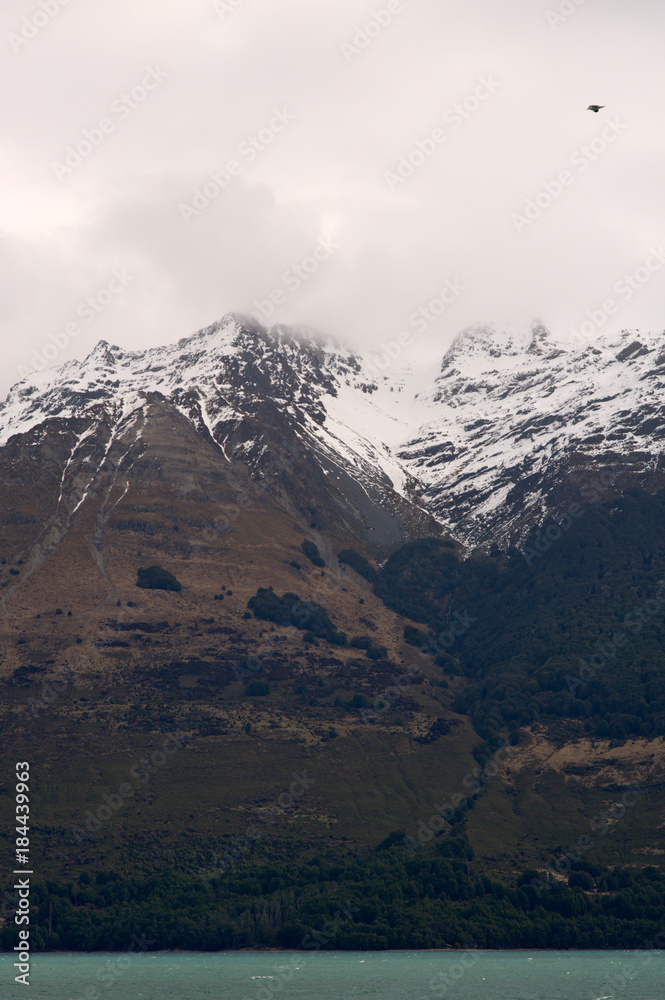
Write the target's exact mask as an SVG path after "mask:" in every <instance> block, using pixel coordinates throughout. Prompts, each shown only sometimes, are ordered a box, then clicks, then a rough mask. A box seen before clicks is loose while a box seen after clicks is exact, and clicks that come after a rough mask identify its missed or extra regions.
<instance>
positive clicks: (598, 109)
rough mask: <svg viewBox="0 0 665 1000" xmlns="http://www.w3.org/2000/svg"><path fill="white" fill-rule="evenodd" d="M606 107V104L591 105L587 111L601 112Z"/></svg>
mask: <svg viewBox="0 0 665 1000" xmlns="http://www.w3.org/2000/svg"><path fill="white" fill-rule="evenodd" d="M604 107H605V105H604V104H590V105H589V107H588V108H587V111H600V109H601V108H604Z"/></svg>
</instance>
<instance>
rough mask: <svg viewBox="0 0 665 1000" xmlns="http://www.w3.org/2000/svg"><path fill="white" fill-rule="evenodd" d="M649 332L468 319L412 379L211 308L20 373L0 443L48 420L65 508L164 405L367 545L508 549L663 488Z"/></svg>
mask: <svg viewBox="0 0 665 1000" xmlns="http://www.w3.org/2000/svg"><path fill="white" fill-rule="evenodd" d="M664 340H665V335H664V334H637V333H634V332H631V331H624V332H623V333H622V334H621V336H620V337H619V338H618V339H617V340H616V341H614V342H607V343H606V342H604V341H603V342H602V343H599V344H589V345H584V346H583V347H581V348H579V347H578V348H573V347H571V346H570V345H568V346H563V345H561V344H558V343H557V342H556V341H555V340H554V339H553V338H552V337H551V336H550V334H549V333H548V331H547V330H546V329H545V328H544V327H543V326H542V325H541V324H534V327H533V329H532V331H531V333H530V336H528V337H525V338H516V337H512V336H507V335H499V334H497V332H496V331H495V330H493V329H492V328H489V327H477V328H473V329H468V330H465V331H464V332H463V333H461V334H460V335H459V336H458V337H457V339H456V340H455V341H454V342H453V344H452V345H451V347H450V348H449V350H448V351H447V352H446V353H445V355H444V357H443V359H442V362H441V366H440V370H439V371H438V373H434V372H431V373H415V372H414V371H413V370H409V369H408V368H407V369H405V370H404V366H402V369H403V370H400V369H398V368H396V367H392V368H389V369H388V370H386V371H380V370H379V369H378V368H377V366H376V365H375V364H372V363H371V362H369V361H367V360H364V359H362V358H361V357H359V356H358V355H357V354H354V353H353V352H351V351H349V350H348V349H345V348H344V347H343V346H341V345H340V344H338V343H334V342H331V341H328V342H326V341H322V340H320V339H317V338H316V337H315V336H314V335H312V334H311V333H308V332H307V331H302V330H294V329H287V328H284V327H274V328H272V329H270V330H266V329H264V328H263V327H261V326H260V325H258V324H257V323H256V322H254V321H253V320H249V319H246V318H243V317H239V316H228V317H226V318H225V319H223V320H222V321H221V322H220V323H217V324H214V325H213V326H211V327H209V328H208V329H206V330H203V331H201V332H199V333H197V334H195V335H194V336H193V337H189V338H186V339H184V340H181V341H180V342H179V343H178V344H176V345H172V346H168V347H160V348H153V349H150V350H146V351H134V352H129V351H124V350H122V349H120V348H118V347H113V346H110V345H108V344H107V343H105V342H102V343H100V344H98V345H97V347H96V348H95V349H94V350H93V352H92V353H91V354H90V355H89V356H88V357H87V358H86V359H85V361H83V362H81V363H78V362H69V363H68V364H66V365H64V366H63V367H62V368H61V369H57V370H56V371H55V372H43V373H41V374H39V375H36V376H34V377H33V379H32V380H24V381H23V382H21V383H19V384H18V385H16V386H15V387H14V388H13V389H12V391H11V392H10V394H9V396H8V398H7V399H6V400H5V402H4V403H3V404H2V405H0V444H6V443H7V442H8V441H9V440H10V439H11V438H12V437H13V436H15V435H18V436H21V435H26V434H33V438H23V440H26V441H27V440H31V441H32V443H34V444H37V443H39V444H40V446H43V444H44V442H45V428H46V427H51V426H55V425H53V424H52V423H49V422H50V421H53V420H57V421H58V425H57V426H58V428H59V430H58V437H59V441H60V444H59V447H60V448H61V449H63V450H62V455H61V456H60V458H64V456H65V455H67V459H66V462H65V465H64V467H63V470H62V476H61V482H60V490H59V497H58V498H57V504H56V503H55V501H56V498H55V497H54V505H55V506H54V508H53V509H54V510H56V508H57V513H59V514H60V515H62V516H70V515H71V514H73V513H74V512H75V511H76V510H77V509H78V505H80V504H81V503H83V502H84V500H85V497H86V496H87V493H88V491H91V490H92V491H94V490H95V489H96V488H97V485H96V484H98V482H99V479H100V477H103V476H104V475H105V474H106V473H107V472H108V465H109V463H111V464H114V465H116V466H117V467H118V469H120V470H121V469H122V468H123V463H125V464H127V463H128V462H130V461H131V462H132V463H134V462H136V461H137V460H139V458H140V456H141V455H143V454H144V453H145V451H146V445H145V442H144V443H141V442H142V439H143V436H144V434H145V427H144V425H145V423H146V421H148V423H149V422H150V421H151V420H152V419H153V418H154V419H156V414H157V413H158V412H159V413H161V414H166V413H167V412H168V413H169V414H171V417H172V419H174V420H176V421H178V420H180V419H185V420H187V421H188V422H189V424H190V425H191V426H192V427H193V428H194V429H195V430H196V432H197V433H198V434H199V435H201V436H202V437H204V438H206V439H207V440H208V441H211V442H214V444H215V446H216V448H217V451H218V454H219V456H220V461H221V460H223V463H222V465H220V469H221V468H224V469H225V470H228V471H230V470H231V469H232V468H237V469H240V468H242V469H243V470H244V472H243V474H247V473H249V475H250V477H251V479H252V482H253V487H254V488H256V489H259V490H261V489H262V490H263V491H264V492H265V491H266V490H268V491H269V493H270V495H271V499H272V500H273V501H277V499H278V498H279V502H281V503H282V504H283V505H284V506H285V508H289V507H295V508H296V509H297V510H298V511H300V513H301V514H308V515H309V521H310V522H311V523H312V525H313V526H315V525H320V526H321V528H323V529H325V530H331V529H333V527H334V528H335V529H338V530H342V531H350V532H352V533H354V534H356V535H358V536H359V537H361V538H362V539H363V541H364V542H365V543H370V544H371V545H372V546H373V547H374V548H375V550H376V551H377V552H386V551H387V550H389V549H390V548H391V547H394V546H395V545H396V544H398V543H399V542H400V541H403V540H406V539H408V538H410V537H417V536H419V535H423V534H425V533H428V532H429V533H437V532H438V531H440V530H442V529H443V530H445V531H446V532H448V533H450V534H452V536H453V537H454V538H456V539H457V540H458V541H459V542H460V543H461V544H463V545H464V546H467V547H473V546H477V545H481V546H483V547H485V548H487V547H488V546H489V545H490V544H491V543H492V542H495V543H500V544H506V545H510V544H519V543H520V542H521V541H522V540H523V538H524V537H525V535H526V534H527V533H528V532H529V530H530V529H531V528H533V527H534V526H535V525H537V524H538V523H539V522H540V521H541V520H542V519H543V518H545V517H546V516H548V515H553V516H555V517H558V518H561V517H563V516H565V514H566V512H567V510H568V509H569V507H570V505H571V504H572V503H575V502H577V503H585V502H588V501H591V502H594V501H595V500H597V499H599V497H600V496H603V497H606V498H609V497H611V496H616V495H618V494H619V493H620V492H621V491H622V490H624V489H626V488H629V487H631V486H644V488H645V489H647V490H649V491H654V490H656V489H659V488H660V487H662V486H663V485H664V484H665V479H664V478H663V462H662V458H661V442H662V439H663V434H664V422H665V418H664V408H663V402H662V396H663V390H664V388H665V385H664V380H665V342H664ZM65 427H66V428H67V435H66V439H64V438H63V431H64V428H65ZM34 435H37V437H38V439H39V440H38V441H37V439H35V437H34ZM122 448H124V454H123V455H120V454H119V450H122ZM68 451H69V453H68V454H67V452H68ZM118 463H119V464H118ZM139 464H140V461H139ZM436 522H438V525H440V526H441V527H437V523H436Z"/></svg>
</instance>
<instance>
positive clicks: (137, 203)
mask: <svg viewBox="0 0 665 1000" xmlns="http://www.w3.org/2000/svg"><path fill="white" fill-rule="evenodd" d="M61 3H62V0H42V5H43V6H40V2H39V0H34V2H27V0H8V2H7V3H6V4H5V5H4V6H3V9H2V12H1V13H0V41H1V42H2V43H3V44H4V45H5V59H4V60H3V65H2V70H0V83H1V84H2V85H3V92H4V93H5V94H12V95H14V96H13V97H12V99H11V100H8V101H6V102H5V105H4V110H3V112H2V114H3V121H2V126H3V127H2V129H1V130H0V147H1V149H2V153H3V162H4V163H5V165H6V168H5V169H6V175H5V176H6V183H5V185H3V190H2V193H0V231H1V232H2V239H1V241H0V264H1V266H2V274H3V276H4V278H5V287H4V289H3V296H2V305H1V307H0V308H1V310H2V314H1V315H2V327H1V330H2V333H1V337H2V356H3V365H2V373H1V375H0V392H2V393H4V392H5V391H6V390H7V388H8V387H9V385H10V384H11V383H13V382H14V381H16V379H17V378H18V373H19V367H20V366H24V367H27V366H29V365H30V363H31V358H32V359H33V360H34V354H33V352H34V351H39V352H43V351H44V348H45V347H48V345H49V344H52V340H53V338H55V339H56V340H57V338H58V337H60V340H59V343H60V344H62V343H63V342H64V339H63V337H62V331H63V330H64V329H65V328H66V326H67V324H68V323H69V324H72V323H74V324H76V325H77V326H78V330H77V333H76V335H75V336H72V337H70V338H69V343H68V344H67V345H66V346H65V347H62V348H58V349H57V353H56V355H55V356H54V357H52V358H49V359H48V361H49V363H61V362H62V361H65V360H67V359H68V358H69V357H75V356H79V357H80V356H83V355H84V354H86V353H87V352H88V351H89V350H90V349H92V347H93V346H94V344H95V343H96V341H97V340H98V339H100V338H102V337H103V338H105V339H107V340H110V341H112V342H115V343H119V344H121V345H123V346H126V347H140V346H148V345H154V344H158V343H163V342H166V341H172V340H175V339H178V338H180V337H181V336H184V335H186V334H188V333H190V332H193V331H194V330H195V329H197V328H199V327H201V326H203V325H205V324H207V323H209V322H211V321H213V320H214V319H216V318H218V317H219V316H221V315H222V314H224V313H225V312H228V311H244V312H250V311H252V310H254V309H255V308H256V305H255V304H256V303H257V302H265V300H266V297H269V296H270V295H271V293H273V292H282V293H283V295H282V298H281V299H280V306H279V308H276V309H275V313H274V315H273V316H272V317H271V319H272V320H273V321H279V322H296V323H306V324H309V325H312V326H316V327H319V328H321V329H323V330H325V331H326V332H330V333H332V334H334V335H336V336H339V337H341V338H343V339H346V340H348V341H349V342H350V343H351V344H352V345H353V346H357V347H359V348H365V349H372V348H373V347H375V346H378V345H379V343H380V342H381V341H382V340H385V339H386V338H391V337H393V336H395V335H396V334H397V333H398V332H399V331H400V329H404V328H406V327H407V324H408V322H409V316H410V315H411V314H412V313H413V311H414V310H416V309H418V308H419V307H421V306H423V305H426V304H427V303H428V302H429V301H430V300H431V299H432V298H433V297H434V296H436V295H437V294H438V293H439V291H440V290H441V288H442V287H443V285H444V282H445V281H446V279H452V278H458V279H459V280H460V281H462V282H463V284H464V286H465V291H464V294H463V295H462V296H460V297H459V299H458V300H457V301H456V302H455V303H454V304H453V305H451V306H450V308H449V309H447V310H446V312H445V313H444V314H443V316H441V317H440V318H439V319H438V320H437V322H436V323H434V324H432V325H431V327H430V328H429V329H428V330H427V332H426V333H424V334H423V335H422V337H421V338H419V340H418V341H417V342H416V345H415V346H414V348H413V351H414V354H418V353H419V352H423V353H424V354H427V355H430V356H435V355H437V354H440V353H442V351H443V350H444V349H445V347H446V345H447V344H448V343H449V341H450V338H451V337H452V336H453V335H454V334H455V333H456V332H457V331H458V330H459V329H460V328H461V327H463V326H464V325H466V324H468V323H472V322H476V321H481V322H494V323H495V324H496V325H497V326H499V327H512V328H523V327H524V326H526V325H528V324H529V323H530V321H531V320H532V319H533V318H534V317H536V316H539V317H540V318H541V319H542V320H543V321H544V322H545V323H546V324H547V325H549V326H550V327H551V328H552V329H553V331H554V333H555V334H558V335H560V336H562V337H564V338H565V337H566V336H568V334H569V330H570V328H571V326H577V325H579V323H580V322H582V321H583V320H584V318H585V315H586V312H587V310H594V309H596V308H597V307H598V305H599V304H600V303H602V302H603V300H605V299H607V297H608V296H610V295H612V294H613V288H614V286H615V285H616V283H617V282H618V281H620V280H621V279H622V276H623V275H624V274H626V273H628V274H630V273H631V272H633V271H635V269H636V268H639V267H640V266H641V265H643V262H644V260H645V259H646V257H647V256H648V253H649V248H650V247H651V246H656V247H658V246H660V245H662V244H665V225H664V224H663V220H664V218H665V215H664V209H665V193H664V191H663V187H662V180H661V178H662V176H663V168H664V167H665V129H664V128H663V125H664V121H663V119H664V114H663V103H662V96H661V95H662V91H663V70H662V55H661V39H662V29H663V26H664V22H665V11H664V10H663V9H662V5H661V4H657V3H655V2H654V3H651V2H646V0H642V2H640V0H636V2H635V3H633V4H631V5H627V4H625V3H623V2H620V0H604V2H603V3H602V4H600V3H598V2H597V0H585V2H583V3H581V4H580V5H579V6H578V7H574V5H573V4H572V3H568V4H567V5H566V4H565V3H561V0H504V2H503V3H501V4H497V3H496V2H495V0H469V2H468V3H465V4H461V3H456V2H452V0H451V2H446V3H444V4H441V3H440V0H402V3H401V4H399V3H397V2H396V0H390V6H389V2H388V0H375V2H374V3H364V2H363V3H358V0H335V2H334V3H333V2H332V0H320V2H317V3H316V4H313V3H312V2H311V0H282V2H281V3H280V4H274V3H272V2H271V0H234V2H231V0H229V3H228V7H229V8H230V11H229V12H227V13H224V3H223V2H222V0H219V2H218V4H217V9H216V7H215V4H214V3H213V2H212V0H209V2H208V0H194V2H190V0H187V2H185V0H116V2H114V4H113V5H109V4H106V3H104V2H103V0H85V2H84V0H69V3H67V4H65V5H64V6H61ZM400 7H401V11H400V9H399V8H400ZM233 8H235V9H233ZM571 9H572V10H573V13H571V14H568V15H564V14H561V13H560V11H561V10H563V11H567V10H571ZM54 11H56V12H55V14H53V12H54ZM377 11H382V12H384V13H382V14H381V15H380V17H378V18H377V16H376V12H377ZM386 11H387V13H386ZM49 12H50V14H51V15H53V16H49ZM548 12H549V15H548ZM554 15H556V16H554ZM559 18H561V20H558V19H559ZM26 19H27V20H26ZM45 19H46V20H45ZM44 21H45V23H43V24H42V22H44ZM381 22H383V23H381ZM552 22H554V23H552ZM359 29H361V30H362V31H363V32H365V34H359V33H358V31H359ZM29 35H34V37H32V38H30V39H28V38H27V36H29ZM370 36H372V37H370ZM15 50H17V51H15ZM150 72H152V74H153V75H152V77H151V78H150V79H146V78H147V77H148V76H149V74H150ZM155 74H156V75H155ZM162 77H163V78H162ZM483 80H485V81H486V84H485V88H484V89H482V90H481V91H478V89H477V88H478V87H479V86H482V81H483ZM488 80H489V81H493V83H491V84H490V86H489V87H488V86H487V81H488ZM146 84H149V85H150V86H152V88H153V89H148V86H146ZM142 88H143V89H142ZM488 91H489V92H488ZM479 93H480V94H481V95H482V96H481V97H479V96H478V94H479ZM593 102H598V103H600V104H606V105H607V108H606V109H604V110H603V111H601V112H600V113H599V114H598V115H594V114H592V113H591V112H587V111H586V110H585V109H586V106H587V104H589V103H593ZM456 105H458V106H459V105H461V109H460V107H457V109H456ZM276 111H277V112H279V113H280V114H281V115H282V116H284V115H286V116H287V117H292V119H293V120H292V121H290V122H289V123H288V124H287V125H285V126H283V127H282V129H281V131H275V130H274V129H272V126H271V122H272V123H273V125H275V124H276V123H277V122H278V119H276V118H275V113H276ZM612 122H614V123H615V124H614V126H612V125H611V123H612ZM103 123H105V124H103ZM608 123H610V124H608ZM612 127H614V132H612ZM437 129H438V130H439V132H436V135H437V136H440V137H441V136H442V137H443V138H439V139H437V140H434V139H432V136H433V135H434V134H435V130H437ZM608 129H609V131H608ZM86 133H87V135H86ZM603 136H605V137H606V138H605V139H603V138H602V137H603ZM609 136H611V139H610V138H608V137H609ZM86 143H88V144H89V145H90V150H89V152H88V145H86ZM79 144H82V145H79ZM419 144H420V145H419ZM77 146H78V147H79V153H78V154H77V153H76V147H77ZM68 147H74V155H73V156H72V154H70V159H69V163H70V164H74V163H75V162H76V155H79V156H80V159H81V162H80V164H79V165H77V166H75V167H73V168H71V169H70V168H69V167H68V168H67V169H66V170H63V169H61V168H55V169H54V162H55V161H57V162H58V163H60V164H63V163H64V162H65V160H64V158H65V155H66V150H67V148H68ZM252 151H253V155H252ZM585 151H586V152H585ZM430 152H431V155H429V153H430ZM421 160H422V161H423V162H422V164H421V163H420V161H421ZM230 161H235V164H236V167H235V168H233V167H232V168H231V173H230V175H229V176H228V184H227V185H226V186H225V187H224V190H220V191H219V193H217V194H215V189H214V187H211V186H208V187H207V188H206V187H205V185H210V184H211V183H212V182H211V178H210V174H211V172H212V173H214V172H216V173H217V176H218V178H219V177H221V178H224V177H225V172H226V174H228V173H229V170H228V167H229V163H230ZM400 164H401V169H402V173H404V174H406V173H408V172H409V169H410V168H411V169H412V175H411V176H409V177H405V178H404V179H402V178H401V177H400V178H399V181H398V182H397V183H396V182H395V180H394V178H395V176H399V175H398V174H396V172H397V171H398V170H399V168H400ZM414 164H418V166H414ZM65 166H66V163H65ZM562 172H563V175H564V176H565V177H566V182H565V183H563V182H562V181H560V180H558V179H559V178H560V177H561V176H562ZM58 174H59V175H60V176H58ZM391 176H392V181H391ZM557 183H558V184H559V185H560V187H561V191H560V192H559V191H558V188H557ZM197 190H199V191H203V192H205V191H206V190H207V195H206V194H205V193H204V194H203V195H202V198H203V201H204V200H205V199H206V198H208V201H209V204H208V205H207V207H205V208H204V209H203V210H201V211H200V213H199V214H198V215H195V216H194V215H190V218H189V221H188V222H186V221H185V220H184V219H183V210H182V206H183V205H191V204H193V199H194V194H195V192H196V191H197ZM208 196H210V197H208ZM203 201H202V200H201V199H199V201H198V202H197V204H199V205H201V204H203ZM530 202H531V203H532V205H533V206H535V207H533V208H532V209H531V210H529V208H528V206H529V203H530ZM529 211H530V212H531V215H532V216H533V218H531V219H527V221H526V223H524V224H520V223H519V221H516V217H523V218H526V217H527V215H528V213H529ZM525 213H526V214H525ZM321 239H324V240H328V241H329V244H330V241H332V243H333V244H336V245H337V248H336V249H334V251H333V252H332V253H330V254H329V255H328V256H327V257H326V259H324V260H322V261H320V262H318V266H317V268H316V270H315V271H313V272H312V273H311V274H308V275H307V277H306V280H303V281H301V282H300V287H299V288H297V289H296V288H294V287H293V286H294V285H295V282H294V281H291V282H290V284H286V283H285V273H286V272H290V271H291V269H292V268H293V267H294V266H296V267H298V266H300V263H301V262H302V261H303V260H304V259H305V258H306V257H308V256H309V255H310V254H311V251H312V249H313V248H314V247H315V246H316V245H317V243H318V241H319V240H321ZM123 269H124V272H125V273H126V274H128V275H131V280H128V281H127V282H126V287H122V288H118V281H117V279H114V278H113V277H112V276H113V273H114V271H115V272H122V271H123ZM663 270H664V271H665V268H664V269H663ZM109 283H113V287H114V288H118V291H117V292H115V291H110V292H109V291H108V288H109ZM663 287H664V284H663V281H662V277H659V276H658V274H654V278H653V280H651V281H649V282H647V283H645V284H644V285H643V286H640V287H639V288H638V289H637V290H636V291H635V294H634V295H632V296H631V297H630V298H628V299H626V300H622V301H621V302H620V304H619V309H618V311H617V312H616V313H615V314H614V315H612V316H611V317H610V318H609V319H608V321H607V323H606V325H605V327H604V328H603V330H602V331H601V332H605V330H614V329H620V328H621V327H625V326H644V327H649V328H655V329H660V328H663V327H664V326H665V322H664V316H665V310H664V309H663V306H664V301H663V299H664V295H663ZM91 296H92V298H93V303H94V306H93V315H94V319H90V310H89V308H88V310H87V311H86V307H85V305H82V304H84V303H85V301H86V299H89V298H90V297H91ZM277 298H280V296H279V295H278V296H277ZM86 317H87V318H86ZM54 350H55V347H53V348H49V349H48V350H47V354H51V355H52V354H53V352H54Z"/></svg>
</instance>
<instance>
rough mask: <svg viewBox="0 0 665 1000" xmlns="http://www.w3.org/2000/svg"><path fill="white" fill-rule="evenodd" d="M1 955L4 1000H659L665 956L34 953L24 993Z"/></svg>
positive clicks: (624, 953) (664, 982)
mask: <svg viewBox="0 0 665 1000" xmlns="http://www.w3.org/2000/svg"><path fill="white" fill-rule="evenodd" d="M13 962H14V957H13V956H10V955H7V954H4V955H0V996H1V997H2V998H3V1000H5V998H6V1000H9V998H12V1000H13V998H16V997H23V998H27V997H28V996H29V997H30V998H31V1000H35V997H48V998H49V1000H203V998H206V1000H216V998H219V1000H227V998H228V1000H272V998H273V997H279V998H280V1000H282V998H283V1000H286V998H292V1000H355V998H360V997H370V998H372V1000H443V998H444V997H445V998H446V1000H447V998H454V1000H600V998H609V997H611V998H612V1000H662V998H663V997H665V952H662V951H661V952H648V951H557V952H529V951H517V952H489V951H484V952H483V951H469V952H465V951H453V952H448V951H446V952H416V951H414V952H406V951H405V952H348V951H346V952H339V951H337V952H218V953H206V954H190V953H158V954H150V953H146V954H124V955H123V954H122V953H120V952H118V953H113V954H110V953H99V952H98V953H95V954H87V955H78V954H77V955H72V954H55V955H53V954H49V955H36V956H35V957H34V958H33V960H32V964H31V974H30V987H29V991H28V990H27V989H26V987H25V986H23V985H21V984H17V983H15V982H14V974H15V972H14V969H13Z"/></svg>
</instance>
